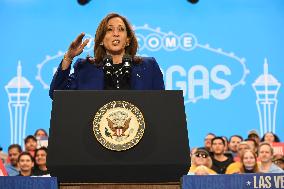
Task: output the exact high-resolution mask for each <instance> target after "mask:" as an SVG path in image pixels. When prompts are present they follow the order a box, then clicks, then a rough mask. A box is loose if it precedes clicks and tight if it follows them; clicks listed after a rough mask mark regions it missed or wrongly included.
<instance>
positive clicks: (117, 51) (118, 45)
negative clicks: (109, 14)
mask: <svg viewBox="0 0 284 189" xmlns="http://www.w3.org/2000/svg"><path fill="white" fill-rule="evenodd" d="M106 27H107V28H106V34H105V37H104V39H103V45H104V47H105V49H106V51H107V54H110V55H123V54H124V52H125V47H126V46H127V45H128V44H129V38H128V37H127V31H126V26H125V24H124V22H123V20H122V19H121V18H119V17H114V18H111V19H110V20H109V21H108V23H107V26H106Z"/></svg>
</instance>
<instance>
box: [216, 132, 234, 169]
mask: <svg viewBox="0 0 284 189" xmlns="http://www.w3.org/2000/svg"><path fill="white" fill-rule="evenodd" d="M211 148H212V153H213V155H212V161H213V165H212V169H213V170H214V171H215V172H216V173H218V174H224V173H225V172H226V169H227V167H228V166H229V165H230V164H231V163H232V162H233V158H232V157H231V156H226V155H225V154H224V152H225V141H224V139H223V138H222V137H215V138H213V139H212V146H211Z"/></svg>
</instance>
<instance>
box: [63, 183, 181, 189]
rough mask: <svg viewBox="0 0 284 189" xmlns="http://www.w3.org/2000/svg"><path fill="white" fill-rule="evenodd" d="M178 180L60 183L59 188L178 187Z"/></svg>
mask: <svg viewBox="0 0 284 189" xmlns="http://www.w3.org/2000/svg"><path fill="white" fill-rule="evenodd" d="M180 188H181V186H180V183H179V182H168V183H131V184H129V183H61V184H60V189H180Z"/></svg>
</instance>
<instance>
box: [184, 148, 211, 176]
mask: <svg viewBox="0 0 284 189" xmlns="http://www.w3.org/2000/svg"><path fill="white" fill-rule="evenodd" d="M191 162H192V163H191V167H190V170H189V174H194V173H195V172H196V169H197V167H199V166H205V167H207V169H206V171H208V173H209V174H216V172H215V171H213V170H212V169H211V167H212V159H211V157H210V155H209V152H208V151H207V150H206V149H205V148H197V149H196V151H195V152H194V154H193V156H192V157H191Z"/></svg>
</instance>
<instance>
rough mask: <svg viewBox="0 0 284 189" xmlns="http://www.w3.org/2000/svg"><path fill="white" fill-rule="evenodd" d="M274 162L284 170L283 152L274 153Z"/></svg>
mask: <svg viewBox="0 0 284 189" xmlns="http://www.w3.org/2000/svg"><path fill="white" fill-rule="evenodd" d="M272 162H273V163H274V164H275V165H277V166H278V167H280V168H281V169H282V170H284V155H281V154H276V155H274V157H273V160H272Z"/></svg>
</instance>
